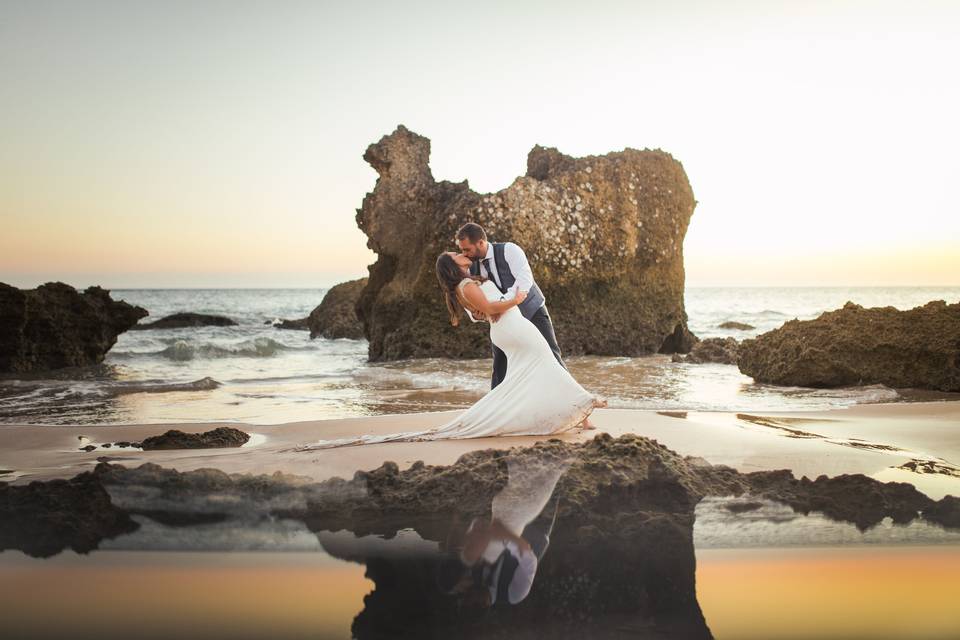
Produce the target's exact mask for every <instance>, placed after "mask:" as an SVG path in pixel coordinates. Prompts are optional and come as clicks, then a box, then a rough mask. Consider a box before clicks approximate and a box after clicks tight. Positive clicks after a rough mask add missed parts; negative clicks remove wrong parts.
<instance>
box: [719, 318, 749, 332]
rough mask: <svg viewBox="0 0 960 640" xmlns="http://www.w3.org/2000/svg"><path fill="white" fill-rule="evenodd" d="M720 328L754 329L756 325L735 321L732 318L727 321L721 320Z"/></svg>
mask: <svg viewBox="0 0 960 640" xmlns="http://www.w3.org/2000/svg"><path fill="white" fill-rule="evenodd" d="M720 328H721V329H736V330H737V331H749V330H751V329H755V328H756V327H754V326H753V325H752V324H747V323H746V322H735V321H733V320H729V321H727V322H721V323H720Z"/></svg>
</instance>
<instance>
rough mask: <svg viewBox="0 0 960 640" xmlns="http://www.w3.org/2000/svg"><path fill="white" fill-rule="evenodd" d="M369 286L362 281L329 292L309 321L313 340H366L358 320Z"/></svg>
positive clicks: (364, 279)
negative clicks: (319, 338)
mask: <svg viewBox="0 0 960 640" xmlns="http://www.w3.org/2000/svg"><path fill="white" fill-rule="evenodd" d="M366 286H367V279H366V278H361V279H359V280H351V281H350V282H343V283H341V284H338V285H337V286H335V287H332V288H331V289H330V290H329V291H327V293H326V295H324V296H323V300H322V301H321V302H320V304H319V305H318V306H317V308H315V309H314V310H313V311H311V312H310V316H309V317H308V318H307V325H308V326H309V328H310V339H311V340H312V339H313V338H316V337H318V336H319V337H322V338H327V339H329V340H336V339H338V338H349V339H351V340H360V339H361V338H363V337H364V333H363V323H362V322H360V318H358V317H357V302H358V301H359V299H360V293H361V292H362V291H363V288H364V287H366Z"/></svg>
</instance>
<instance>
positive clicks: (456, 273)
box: [437, 253, 486, 327]
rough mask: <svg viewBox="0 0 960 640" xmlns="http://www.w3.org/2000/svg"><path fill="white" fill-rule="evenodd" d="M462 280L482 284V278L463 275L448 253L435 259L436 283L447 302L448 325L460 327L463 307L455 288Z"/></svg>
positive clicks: (483, 279)
mask: <svg viewBox="0 0 960 640" xmlns="http://www.w3.org/2000/svg"><path fill="white" fill-rule="evenodd" d="M464 278H470V279H471V280H476V281H477V282H484V281H485V280H486V278H484V277H483V276H475V275H467V276H465V275H463V271H461V270H460V265H458V264H457V261H456V260H454V259H453V257H452V256H451V255H450V254H449V253H441V254H440V257H438V258H437V281H438V282H439V283H440V290H441V291H443V297H444V299H445V300H446V302H447V311H448V312H449V313H450V324H452V325H453V326H455V327H457V326H460V315H461V314H462V313H463V305H462V304H461V303H460V299H459V298H458V297H457V286H458V285H459V284H460V283H461V282H462V281H463V279H464Z"/></svg>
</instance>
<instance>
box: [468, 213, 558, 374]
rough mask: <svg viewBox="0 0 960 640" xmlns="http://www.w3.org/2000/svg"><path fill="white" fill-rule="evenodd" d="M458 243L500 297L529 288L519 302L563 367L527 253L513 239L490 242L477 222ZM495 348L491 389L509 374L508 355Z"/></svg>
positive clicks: (507, 297)
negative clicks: (492, 284) (497, 291)
mask: <svg viewBox="0 0 960 640" xmlns="http://www.w3.org/2000/svg"><path fill="white" fill-rule="evenodd" d="M457 244H459V245H460V250H461V251H462V252H463V255H465V256H467V257H468V258H470V259H471V260H473V264H472V265H471V266H470V273H471V274H473V275H475V276H476V275H480V276H484V277H485V278H488V279H490V280H492V281H493V283H494V284H495V285H497V289H499V290H500V293H502V294H503V296H502V297H501V300H512V299H513V298H514V296H516V295H517V291H518V290H519V291H526V292H528V293H527V299H526V300H524V301H523V302H521V303H520V304H519V305H518V307H517V308H518V309H520V313H521V314H522V315H523V317H524V318H526V319H527V320H529V321H530V322H532V323H533V324H534V326H535V327H536V328H537V329H539V330H540V333H542V334H543V337H544V338H545V339H546V341H547V344H548V345H550V350H551V351H553V355H554V357H556V359H557V362H559V363H560V365H561V366H563V368H566V365H565V364H563V359H562V358H561V357H560V347H558V346H557V336H556V335H554V333H553V323H552V322H550V314H549V313H547V305H546V300H545V299H544V297H543V293H542V292H541V291H540V287H538V286H537V283H536V282H534V281H533V272H531V271H530V263H529V262H527V256H526V254H524V253H523V249H521V248H520V247H519V246H518V245H516V244H514V243H512V242H487V233H486V231H484V230H483V227H481V226H480V225H478V224H476V223H475V222H468V223H467V224H465V225H463V226H462V227H460V229H459V230H458V231H457ZM490 344H491V346H492V347H493V378H492V380H491V384H490V388H491V389H493V388H494V387H496V386H497V385H498V384H500V382H502V381H503V378H504V376H506V375H507V354H505V353H504V352H503V351H501V350H500V349H498V348H497V346H496V345H495V344H493V343H492V342H491V343H490Z"/></svg>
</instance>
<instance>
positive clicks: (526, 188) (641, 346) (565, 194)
mask: <svg viewBox="0 0 960 640" xmlns="http://www.w3.org/2000/svg"><path fill="white" fill-rule="evenodd" d="M363 157H364V159H365V160H366V161H367V162H369V163H370V165H371V166H372V167H373V168H374V169H376V171H377V173H378V174H379V176H380V177H379V179H378V180H377V184H376V187H375V188H374V190H373V192H371V193H368V194H367V195H366V197H365V198H364V200H363V206H362V208H361V209H359V210H358V212H357V224H358V226H359V227H360V229H361V230H362V231H363V232H364V233H365V234H366V235H367V238H368V240H367V246H368V247H369V248H370V249H372V250H373V251H374V252H376V253H377V261H376V263H375V264H374V265H372V266H371V267H370V278H369V282H368V284H367V285H366V287H365V288H364V289H363V292H362V294H361V296H360V302H359V305H358V307H357V310H358V314H359V316H360V319H361V320H362V321H363V325H364V327H365V334H366V336H367V338H368V339H369V341H370V347H369V355H370V359H371V360H394V359H400V358H408V357H433V356H438V357H441V356H442V357H483V356H487V355H489V352H490V345H489V342H488V329H487V326H486V325H483V324H476V325H474V324H473V323H471V322H469V321H466V322H465V323H464V325H463V326H462V327H461V328H460V329H459V330H458V329H455V328H453V327H451V326H450V323H449V320H448V318H447V312H446V310H445V306H444V304H443V301H442V298H441V294H440V291H439V289H438V287H437V282H436V275H435V269H434V263H435V262H436V258H437V256H438V255H439V254H440V253H441V252H443V251H450V250H453V249H455V248H456V245H455V244H454V242H455V241H454V235H455V233H456V230H457V229H458V228H459V227H460V225H462V224H463V223H464V222H468V221H474V222H478V223H479V224H481V225H483V226H484V228H486V230H487V232H488V234H489V235H490V239H491V240H495V241H508V240H509V241H514V242H516V243H518V244H519V245H520V246H521V247H523V248H524V250H525V251H526V254H527V257H528V258H529V260H530V264H531V266H532V268H533V271H534V276H535V278H536V280H537V283H538V284H539V285H540V287H541V289H543V291H544V294H545V295H546V298H547V307H548V309H549V310H550V312H551V316H552V319H553V323H554V327H555V329H556V332H557V338H558V341H559V344H560V347H561V349H562V350H563V352H564V353H566V354H570V355H575V354H598V355H641V354H650V353H673V352H686V351H688V350H689V349H690V346H691V345H692V343H693V336H692V334H691V333H690V331H689V330H688V329H687V315H686V311H685V310H684V300H683V291H684V270H683V239H684V235H685V234H686V231H687V226H688V224H689V222H690V217H691V215H692V214H693V209H694V206H695V205H696V201H695V200H694V198H693V192H692V190H691V188H690V183H689V182H688V180H687V176H686V173H685V172H684V170H683V167H682V166H681V164H680V163H679V162H677V161H676V160H674V159H673V158H672V157H671V156H670V154H668V153H665V152H663V151H660V150H655V151H650V150H644V151H639V150H636V149H625V150H623V151H619V152H614V153H608V154H606V155H603V156H588V157H584V158H573V157H570V156H566V155H563V154H562V153H560V152H559V151H557V150H556V149H547V148H543V147H540V146H536V147H534V148H533V149H532V150H531V151H530V153H529V155H528V156H527V173H526V175H524V176H521V177H519V178H517V179H516V180H515V181H514V182H513V184H511V185H510V186H509V187H507V188H506V189H503V190H502V191H499V192H497V193H492V194H486V195H484V194H480V193H477V192H475V191H473V190H471V189H470V187H469V185H468V184H467V182H466V181H463V182H460V183H452V182H447V181H442V182H437V181H436V180H434V178H433V175H432V173H431V171H430V166H429V159H430V141H429V140H428V139H427V138H424V137H423V136H420V135H417V134H415V133H413V132H411V131H409V130H407V129H406V128H405V127H403V126H399V127H397V129H396V131H394V132H393V133H392V134H390V135H388V136H384V137H383V138H382V139H381V140H380V141H379V142H377V143H376V144H372V145H370V147H369V148H368V149H367V151H366V153H365V154H364V156H363Z"/></svg>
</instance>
